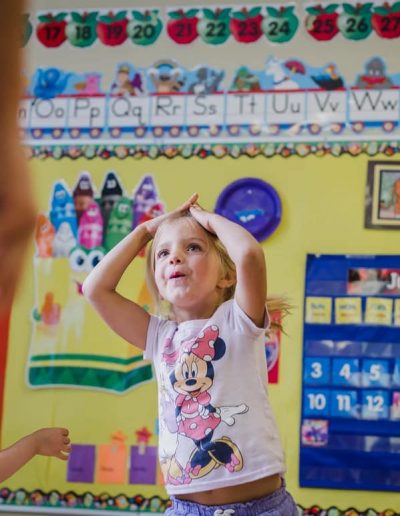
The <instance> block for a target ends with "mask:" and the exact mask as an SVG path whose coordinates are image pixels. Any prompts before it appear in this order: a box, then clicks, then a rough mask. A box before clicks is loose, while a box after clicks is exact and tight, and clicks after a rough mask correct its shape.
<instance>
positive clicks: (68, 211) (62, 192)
mask: <svg viewBox="0 0 400 516" xmlns="http://www.w3.org/2000/svg"><path fill="white" fill-rule="evenodd" d="M50 221H51V223H52V224H53V226H54V228H55V230H56V231H58V229H59V228H60V226H61V224H62V223H63V222H65V223H67V224H69V225H70V227H71V231H72V234H73V235H74V237H76V236H77V234H78V224H77V220H76V211H75V205H74V201H73V199H72V196H71V194H70V193H69V192H68V190H67V188H66V187H65V186H64V185H63V183H61V182H60V181H58V182H57V183H55V185H54V190H53V197H52V200H51V210H50Z"/></svg>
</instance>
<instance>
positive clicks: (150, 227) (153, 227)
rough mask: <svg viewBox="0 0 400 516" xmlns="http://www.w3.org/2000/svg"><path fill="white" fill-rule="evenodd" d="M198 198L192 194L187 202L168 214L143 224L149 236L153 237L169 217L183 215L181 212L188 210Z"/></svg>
mask: <svg viewBox="0 0 400 516" xmlns="http://www.w3.org/2000/svg"><path fill="white" fill-rule="evenodd" d="M198 197H199V196H198V194H197V193H194V194H192V195H191V196H190V197H189V199H188V200H187V201H185V202H184V203H183V204H181V205H180V206H179V207H178V208H176V209H175V210H173V211H171V212H169V213H164V214H163V215H160V216H159V217H156V218H154V219H152V220H149V221H147V222H145V223H144V224H145V225H146V229H147V231H148V232H149V233H150V235H151V236H152V237H154V235H155V234H156V232H157V229H158V228H159V226H160V224H162V223H163V222H164V221H165V220H167V219H168V218H169V217H171V216H173V215H179V214H180V213H183V212H185V211H187V210H189V209H190V208H191V207H192V206H193V205H194V203H195V202H196V201H197V199H198Z"/></svg>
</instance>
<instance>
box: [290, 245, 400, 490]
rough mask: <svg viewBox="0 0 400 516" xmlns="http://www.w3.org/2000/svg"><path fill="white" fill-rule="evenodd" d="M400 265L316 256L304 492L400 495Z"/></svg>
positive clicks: (311, 273)
mask: <svg viewBox="0 0 400 516" xmlns="http://www.w3.org/2000/svg"><path fill="white" fill-rule="evenodd" d="M396 278H400V256H396V255H376V256H371V255H368V256H360V255H357V256H351V255H350V256H349V255H346V256H343V255H318V256H317V255H308V256H307V265H306V282H305V302H304V334H303V374H302V379H303V385H302V410H301V432H300V439H301V442H300V479H299V482H300V485H301V486H303V487H321V488H332V489H363V490H379V491H400V474H399V471H400V453H399V435H400V430H399V428H400V281H394V279H396Z"/></svg>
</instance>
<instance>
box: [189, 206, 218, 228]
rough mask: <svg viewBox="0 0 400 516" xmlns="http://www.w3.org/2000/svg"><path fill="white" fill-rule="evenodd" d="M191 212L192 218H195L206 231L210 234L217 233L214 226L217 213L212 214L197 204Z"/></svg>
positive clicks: (192, 207)
mask: <svg viewBox="0 0 400 516" xmlns="http://www.w3.org/2000/svg"><path fill="white" fill-rule="evenodd" d="M189 210H190V214H191V215H192V217H193V218H195V219H196V220H197V222H198V223H199V224H201V225H202V226H203V228H204V229H206V230H207V231H210V233H215V230H214V228H213V225H212V218H213V217H216V215H215V213H211V212H209V211H206V210H204V209H203V208H202V207H201V206H200V205H199V204H197V203H196V204H193V205H192V206H190V208H189Z"/></svg>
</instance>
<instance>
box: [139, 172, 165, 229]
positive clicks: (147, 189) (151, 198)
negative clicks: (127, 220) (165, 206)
mask: <svg viewBox="0 0 400 516" xmlns="http://www.w3.org/2000/svg"><path fill="white" fill-rule="evenodd" d="M157 204H158V205H159V206H161V205H160V204H159V201H158V195H157V190H156V186H155V184H154V180H153V178H152V177H151V176H145V177H144V178H143V180H142V182H141V183H140V185H139V186H138V188H137V189H136V191H135V192H134V194H133V206H134V218H133V224H134V227H136V226H138V225H139V224H141V223H142V222H145V221H146V220H150V219H151V218H153V217H152V216H151V210H152V207H153V206H155V205H157Z"/></svg>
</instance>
